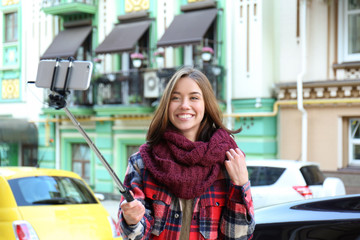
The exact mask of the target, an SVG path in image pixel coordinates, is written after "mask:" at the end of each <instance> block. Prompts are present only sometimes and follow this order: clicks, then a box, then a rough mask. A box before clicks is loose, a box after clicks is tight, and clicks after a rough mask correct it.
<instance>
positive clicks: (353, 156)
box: [349, 118, 360, 166]
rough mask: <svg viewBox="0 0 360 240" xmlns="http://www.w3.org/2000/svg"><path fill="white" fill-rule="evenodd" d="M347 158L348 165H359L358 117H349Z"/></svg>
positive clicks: (359, 126) (359, 130)
mask: <svg viewBox="0 0 360 240" xmlns="http://www.w3.org/2000/svg"><path fill="white" fill-rule="evenodd" d="M349 158H350V161H349V163H350V165H353V166H360V118H357V119H350V127H349Z"/></svg>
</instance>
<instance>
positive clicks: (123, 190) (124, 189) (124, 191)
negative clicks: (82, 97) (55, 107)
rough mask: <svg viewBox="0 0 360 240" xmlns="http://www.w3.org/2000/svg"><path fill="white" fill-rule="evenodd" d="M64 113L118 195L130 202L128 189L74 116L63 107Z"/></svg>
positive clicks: (130, 196)
mask: <svg viewBox="0 0 360 240" xmlns="http://www.w3.org/2000/svg"><path fill="white" fill-rule="evenodd" d="M64 111H65V113H66V115H67V116H68V117H69V118H70V120H71V121H72V123H73V124H74V125H75V127H76V128H77V130H78V131H79V132H80V133H81V135H82V136H83V137H84V138H85V140H86V142H87V143H88V145H89V146H90V147H91V149H92V150H93V151H94V152H95V154H96V156H97V157H98V158H99V159H100V161H101V162H102V164H103V165H104V166H105V168H106V170H107V171H108V172H109V173H110V175H111V177H112V178H113V179H114V181H115V183H116V185H117V186H118V188H119V191H120V193H121V194H122V195H123V196H124V198H125V199H126V201H127V202H131V201H133V200H134V197H133V196H132V195H131V193H130V191H129V189H127V187H125V186H124V185H123V183H122V182H121V181H120V179H119V178H118V176H117V175H116V174H115V172H114V170H113V169H112V168H111V167H110V165H109V163H108V162H107V161H106V160H105V158H104V157H103V155H102V154H101V152H100V151H99V149H98V148H97V147H96V146H95V144H94V143H93V141H91V139H90V137H89V136H88V135H87V134H86V132H85V131H84V129H83V128H82V127H81V125H80V123H79V122H78V121H77V120H76V118H75V117H74V115H73V114H72V113H71V112H70V111H69V109H68V108H67V107H64Z"/></svg>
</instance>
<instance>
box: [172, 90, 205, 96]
mask: <svg viewBox="0 0 360 240" xmlns="http://www.w3.org/2000/svg"><path fill="white" fill-rule="evenodd" d="M172 94H179V95H181V93H180V92H176V91H174V92H172ZM194 94H197V95H200V96H201V95H202V94H201V93H200V92H196V91H194V92H190V93H189V95H194Z"/></svg>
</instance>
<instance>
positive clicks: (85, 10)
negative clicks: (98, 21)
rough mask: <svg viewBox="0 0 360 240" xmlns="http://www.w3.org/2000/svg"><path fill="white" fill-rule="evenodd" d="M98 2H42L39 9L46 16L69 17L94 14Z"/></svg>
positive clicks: (70, 0) (64, 0) (81, 0)
mask: <svg viewBox="0 0 360 240" xmlns="http://www.w3.org/2000/svg"><path fill="white" fill-rule="evenodd" d="M97 2H98V0H43V1H42V3H41V8H42V10H43V11H44V13H46V14H50V15H57V16H63V17H64V16H69V15H74V14H75V15H79V14H90V15H93V14H96V11H97Z"/></svg>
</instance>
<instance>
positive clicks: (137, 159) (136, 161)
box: [129, 151, 144, 169]
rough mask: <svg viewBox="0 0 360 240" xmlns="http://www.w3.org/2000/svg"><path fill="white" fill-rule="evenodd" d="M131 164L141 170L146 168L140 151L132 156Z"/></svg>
mask: <svg viewBox="0 0 360 240" xmlns="http://www.w3.org/2000/svg"><path fill="white" fill-rule="evenodd" d="M129 164H132V165H136V166H137V167H138V168H140V169H142V168H144V161H143V159H142V157H141V154H140V151H137V152H136V153H134V154H132V155H131V156H130V158H129Z"/></svg>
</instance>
